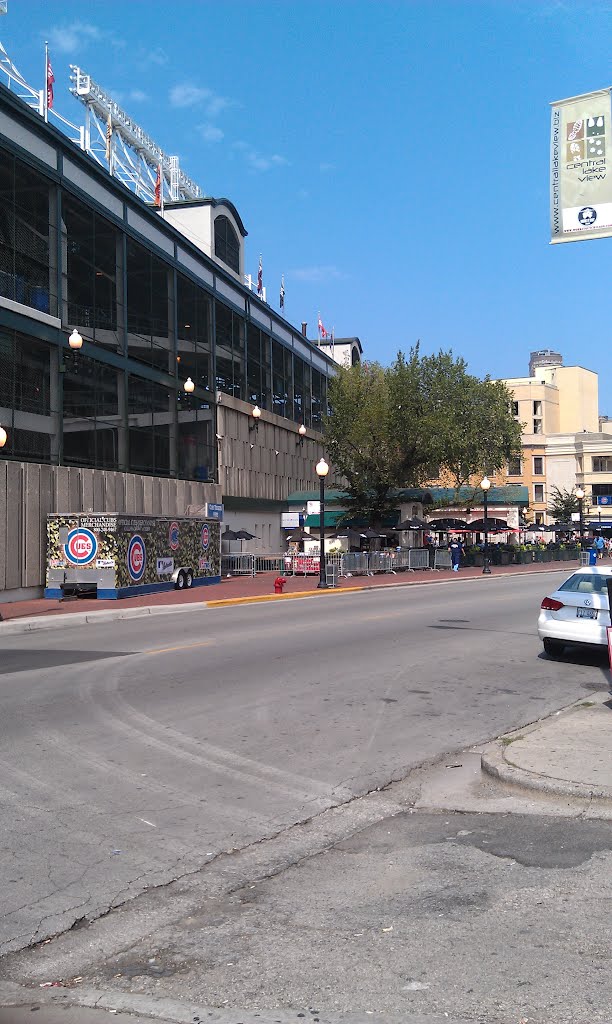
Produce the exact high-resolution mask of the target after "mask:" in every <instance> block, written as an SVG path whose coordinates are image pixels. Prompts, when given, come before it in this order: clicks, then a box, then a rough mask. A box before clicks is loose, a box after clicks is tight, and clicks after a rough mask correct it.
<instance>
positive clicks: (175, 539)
mask: <svg viewBox="0 0 612 1024" xmlns="http://www.w3.org/2000/svg"><path fill="white" fill-rule="evenodd" d="M179 536H180V535H179V525H178V523H170V529H169V530H168V544H169V545H170V547H171V549H172V551H176V550H177V548H178V546H179Z"/></svg>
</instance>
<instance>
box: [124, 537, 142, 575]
mask: <svg viewBox="0 0 612 1024" xmlns="http://www.w3.org/2000/svg"><path fill="white" fill-rule="evenodd" d="M127 565H128V569H129V573H130V576H131V577H132V579H133V580H134V581H135V582H136V583H138V581H139V580H141V579H142V577H143V576H144V571H145V569H146V566H147V549H146V547H145V542H144V541H143V539H142V537H139V536H138V534H137V533H135V534H134V536H133V537H132V539H131V540H130V543H129V544H128V552H127Z"/></svg>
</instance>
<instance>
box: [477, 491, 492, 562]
mask: <svg viewBox="0 0 612 1024" xmlns="http://www.w3.org/2000/svg"><path fill="white" fill-rule="evenodd" d="M480 486H481V488H482V496H483V499H484V552H483V559H482V571H483V573H484V574H485V575H486V576H488V575H490V573H491V568H490V566H489V523H488V520H487V513H488V511H489V488H490V486H491V481H490V480H489V478H488V476H483V478H482V480H481V481H480Z"/></svg>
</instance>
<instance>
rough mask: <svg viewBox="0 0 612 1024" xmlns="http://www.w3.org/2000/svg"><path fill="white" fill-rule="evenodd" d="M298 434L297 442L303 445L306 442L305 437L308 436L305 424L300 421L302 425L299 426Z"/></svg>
mask: <svg viewBox="0 0 612 1024" xmlns="http://www.w3.org/2000/svg"><path fill="white" fill-rule="evenodd" d="M298 435H299V436H298V439H297V441H296V442H295V443H296V444H299V445H300V446H301V445H303V444H304V438H305V436H306V427H305V426H304V424H303V423H300V425H299V427H298Z"/></svg>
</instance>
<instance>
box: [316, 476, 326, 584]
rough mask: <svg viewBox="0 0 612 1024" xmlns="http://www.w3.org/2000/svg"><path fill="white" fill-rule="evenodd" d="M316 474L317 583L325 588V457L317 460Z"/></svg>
mask: <svg viewBox="0 0 612 1024" xmlns="http://www.w3.org/2000/svg"><path fill="white" fill-rule="evenodd" d="M316 468H317V476H318V477H319V583H318V588H317V589H321V590H327V579H326V577H325V477H326V476H327V474H328V473H329V466H328V465H327V463H326V461H325V459H321V461H320V462H317V467H316Z"/></svg>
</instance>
